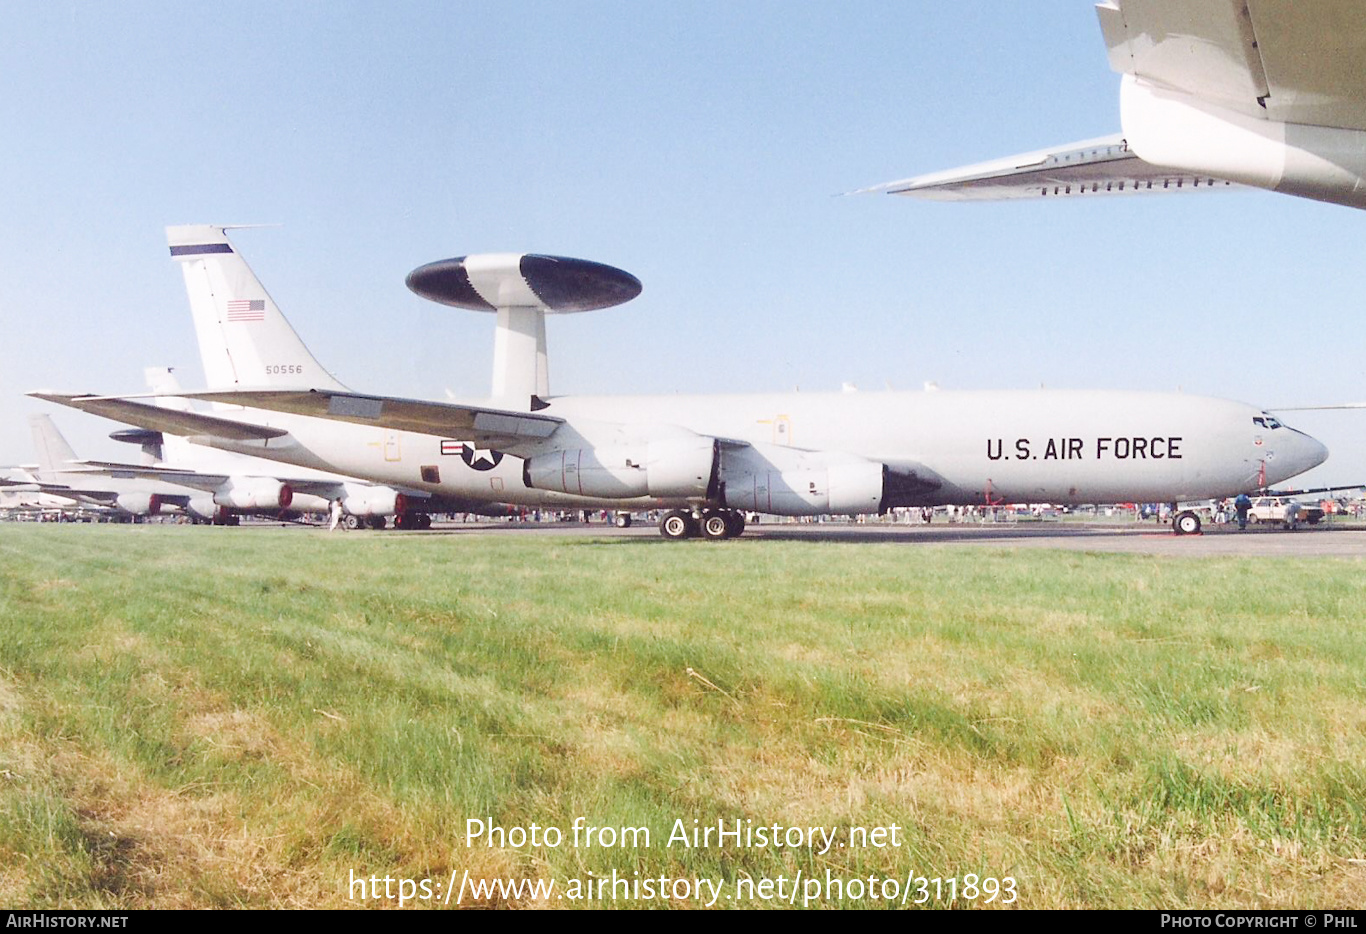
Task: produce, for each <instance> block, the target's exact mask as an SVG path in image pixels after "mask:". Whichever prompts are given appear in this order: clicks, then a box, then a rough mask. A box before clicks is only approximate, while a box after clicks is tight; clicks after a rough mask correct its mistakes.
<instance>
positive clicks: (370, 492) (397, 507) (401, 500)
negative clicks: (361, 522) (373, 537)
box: [342, 487, 408, 516]
mask: <svg viewBox="0 0 1366 934" xmlns="http://www.w3.org/2000/svg"><path fill="white" fill-rule="evenodd" d="M342 509H343V510H345V511H346V514H347V515H350V516H399V515H402V514H403V513H405V512H407V511H408V497H406V496H404V495H403V494H402V493H400V492H398V490H394V489H391V488H389V487H360V488H358V489H354V490H350V489H348V492H347V494H346V496H344V497H342Z"/></svg>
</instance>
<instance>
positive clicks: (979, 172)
mask: <svg viewBox="0 0 1366 934" xmlns="http://www.w3.org/2000/svg"><path fill="white" fill-rule="evenodd" d="M1240 187H1242V186H1240V185H1237V184H1235V183H1233V182H1230V181H1226V180H1224V179H1220V178H1211V177H1208V176H1197V175H1193V174H1191V173H1190V172H1183V171H1181V170H1178V169H1164V168H1160V167H1158V166H1155V165H1152V164H1151V163H1148V162H1144V161H1143V160H1142V159H1140V158H1139V157H1138V156H1136V155H1135V154H1134V153H1133V151H1132V150H1130V149H1129V146H1128V144H1127V143H1126V142H1125V140H1124V138H1123V137H1122V136H1120V135H1115V136H1106V137H1101V138H1099V139H1092V140H1083V141H1081V142H1077V143H1067V144H1065V145H1063V146H1057V147H1054V148H1052V149H1040V150H1036V151H1034V152H1026V153H1021V154H1019V155H1016V156H1007V157H1006V158H1004V159H995V160H992V161H990V162H979V163H977V164H975V165H968V166H963V167H962V168H957V169H948V170H946V171H943V172H932V173H930V174H928V175H917V176H915V177H914V178H905V179H902V180H901V181H897V182H888V183H887V184H885V185H878V186H876V187H874V188H865V189H862V191H860V192H855V194H862V193H868V192H873V193H882V194H890V195H909V196H911V197H914V198H923V199H926V200H930V201H1002V200H1007V199H1013V198H1042V197H1049V198H1052V197H1063V196H1067V195H1073V196H1075V195H1086V196H1088V197H1092V196H1095V195H1134V194H1154V193H1162V192H1174V191H1210V190H1214V189H1228V188H1240Z"/></svg>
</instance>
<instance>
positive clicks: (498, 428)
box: [188, 389, 564, 453]
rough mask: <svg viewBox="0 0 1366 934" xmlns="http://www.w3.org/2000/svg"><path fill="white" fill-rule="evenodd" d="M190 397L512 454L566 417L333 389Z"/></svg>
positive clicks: (548, 433) (547, 434)
mask: <svg viewBox="0 0 1366 934" xmlns="http://www.w3.org/2000/svg"><path fill="white" fill-rule="evenodd" d="M188 397H189V398H192V399H205V400H207V401H210V402H226V403H228V404H230V405H243V406H247V407H249V408H253V409H267V410H270V411H274V412H288V413H291V414H294V415H307V416H311V417H313V418H328V419H332V420H333V421H339V422H350V423H352V424H354V425H378V426H380V427H383V428H389V429H392V430H395V431H412V432H416V433H418V434H425V435H437V436H439V437H445V438H461V439H463V440H466V441H473V442H477V443H479V444H486V445H489V446H490V447H498V448H500V449H502V450H506V451H509V452H510V453H511V447H512V445H514V444H516V443H518V442H523V441H530V442H533V443H534V442H537V441H543V440H545V439H546V438H549V437H550V436H551V435H552V434H554V433H555V430H556V429H557V428H559V427H560V425H561V424H563V421H564V420H563V419H560V418H556V417H554V416H551V415H538V414H535V413H530V412H510V411H507V410H504V409H489V408H482V407H479V406H471V405H457V404H455V403H451V402H424V401H422V400H418V399H396V398H390V397H387V396H363V395H359V394H357V393H343V392H333V391H330V390H308V391H291V390H271V389H264V390H239V391H229V392H200V393H189V394H188Z"/></svg>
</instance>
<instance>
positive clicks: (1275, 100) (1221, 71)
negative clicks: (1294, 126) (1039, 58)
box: [1096, 0, 1366, 130]
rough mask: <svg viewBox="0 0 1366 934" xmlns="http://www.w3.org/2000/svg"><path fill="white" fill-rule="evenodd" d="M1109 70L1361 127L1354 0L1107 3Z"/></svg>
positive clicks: (1263, 111) (1246, 107)
mask: <svg viewBox="0 0 1366 934" xmlns="http://www.w3.org/2000/svg"><path fill="white" fill-rule="evenodd" d="M1096 13H1097V15H1098V16H1099V18H1100V27H1101V32H1102V33H1103V34H1104V36H1105V45H1106V47H1107V48H1108V49H1109V54H1110V67H1111V68H1113V69H1114V70H1115V71H1117V72H1119V73H1120V74H1127V75H1133V76H1134V77H1135V78H1138V79H1140V80H1142V81H1146V82H1149V83H1151V84H1156V85H1160V86H1162V87H1165V88H1169V89H1172V90H1176V91H1180V92H1183V93H1186V94H1189V95H1191V96H1193V97H1197V98H1200V99H1201V100H1204V101H1207V102H1209V103H1211V104H1216V105H1218V106H1221V107H1227V108H1229V109H1231V110H1235V111H1238V112H1240V113H1243V114H1245V115H1247V116H1251V117H1256V118H1258V119H1267V120H1276V121H1282V122H1285V123H1298V124H1305V125H1310V126H1326V127H1339V128H1343V129H1352V130H1366V70H1363V69H1362V67H1361V62H1362V59H1363V56H1366V15H1363V14H1364V13H1366V11H1364V10H1363V8H1362V3H1361V0H1314V2H1313V3H1304V2H1302V0H1299V2H1297V0H1250V2H1249V0H1108V2H1104V3H1100V4H1097V6H1096Z"/></svg>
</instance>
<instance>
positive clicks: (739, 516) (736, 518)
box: [725, 512, 745, 538]
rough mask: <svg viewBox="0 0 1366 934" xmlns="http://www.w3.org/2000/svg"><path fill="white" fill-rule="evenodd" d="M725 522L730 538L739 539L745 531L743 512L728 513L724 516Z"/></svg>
mask: <svg viewBox="0 0 1366 934" xmlns="http://www.w3.org/2000/svg"><path fill="white" fill-rule="evenodd" d="M725 516H726V522H727V524H729V525H730V537H731V538H739V537H740V535H741V533H743V532H744V531H745V514H744V513H743V512H728V513H726V514H725Z"/></svg>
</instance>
